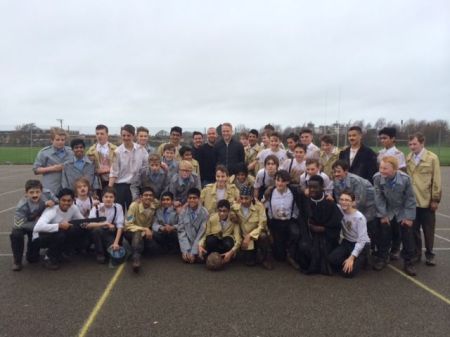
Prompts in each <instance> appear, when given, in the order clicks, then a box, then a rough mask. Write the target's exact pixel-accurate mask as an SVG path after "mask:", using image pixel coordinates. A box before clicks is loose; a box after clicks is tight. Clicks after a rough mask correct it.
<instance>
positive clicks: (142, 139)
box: [137, 131, 150, 146]
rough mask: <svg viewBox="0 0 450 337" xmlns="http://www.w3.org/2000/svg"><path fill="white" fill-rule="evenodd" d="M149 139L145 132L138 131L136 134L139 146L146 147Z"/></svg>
mask: <svg viewBox="0 0 450 337" xmlns="http://www.w3.org/2000/svg"><path fill="white" fill-rule="evenodd" d="M149 138H150V136H149V134H148V133H147V132H145V131H140V132H138V134H137V141H138V143H139V145H141V146H147V144H148V139H149Z"/></svg>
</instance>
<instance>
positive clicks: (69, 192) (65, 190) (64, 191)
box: [57, 188, 75, 199]
mask: <svg viewBox="0 0 450 337" xmlns="http://www.w3.org/2000/svg"><path fill="white" fill-rule="evenodd" d="M66 195H70V197H71V198H72V199H75V193H74V192H73V191H72V190H71V189H70V188H63V189H62V190H61V191H59V193H58V195H57V197H58V199H61V198H62V197H64V196H66Z"/></svg>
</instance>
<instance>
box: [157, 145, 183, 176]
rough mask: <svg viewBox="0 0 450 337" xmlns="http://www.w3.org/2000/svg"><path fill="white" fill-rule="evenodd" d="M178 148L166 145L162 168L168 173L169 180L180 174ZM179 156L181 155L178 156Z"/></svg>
mask: <svg viewBox="0 0 450 337" xmlns="http://www.w3.org/2000/svg"><path fill="white" fill-rule="evenodd" d="M175 154H176V148H175V145H173V144H170V143H168V144H165V145H164V147H163V155H162V158H161V167H162V169H163V170H164V171H166V172H167V176H168V177H169V180H170V179H171V178H172V177H173V176H174V175H175V174H176V173H177V172H178V163H179V160H178V159H176V158H175ZM178 155H179V154H178Z"/></svg>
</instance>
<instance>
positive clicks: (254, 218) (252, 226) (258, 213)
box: [231, 201, 267, 250]
mask: <svg viewBox="0 0 450 337" xmlns="http://www.w3.org/2000/svg"><path fill="white" fill-rule="evenodd" d="M231 211H232V212H233V213H234V214H236V215H237V217H238V219H239V228H240V230H241V236H242V237H244V236H245V235H247V234H250V237H251V238H252V239H253V240H251V241H250V244H249V245H248V247H247V250H253V249H255V244H254V242H253V241H256V240H258V238H259V235H260V234H261V233H262V232H267V216H266V209H265V207H264V205H263V204H262V203H260V202H259V201H256V202H255V203H254V204H252V205H250V207H249V213H248V214H247V216H245V215H244V213H243V212H242V208H241V204H239V203H236V204H234V205H233V206H232V208H231Z"/></svg>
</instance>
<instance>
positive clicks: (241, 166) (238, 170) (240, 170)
mask: <svg viewBox="0 0 450 337" xmlns="http://www.w3.org/2000/svg"><path fill="white" fill-rule="evenodd" d="M238 173H244V174H245V175H246V176H248V168H247V165H245V164H244V163H239V164H237V165H236V174H238Z"/></svg>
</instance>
